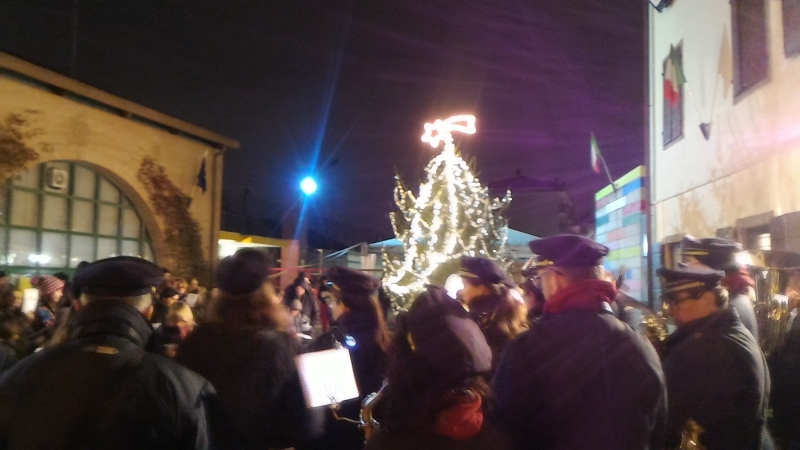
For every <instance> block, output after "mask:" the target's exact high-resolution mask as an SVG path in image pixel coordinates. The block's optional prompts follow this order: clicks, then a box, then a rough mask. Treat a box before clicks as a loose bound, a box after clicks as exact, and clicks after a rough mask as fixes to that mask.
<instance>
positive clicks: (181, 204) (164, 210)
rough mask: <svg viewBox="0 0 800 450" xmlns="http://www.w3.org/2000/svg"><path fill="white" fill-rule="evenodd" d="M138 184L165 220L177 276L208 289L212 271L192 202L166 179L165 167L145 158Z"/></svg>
mask: <svg viewBox="0 0 800 450" xmlns="http://www.w3.org/2000/svg"><path fill="white" fill-rule="evenodd" d="M138 178H139V181H141V182H142V184H144V188H145V190H146V191H147V195H148V196H149V198H150V202H151V203H152V205H153V209H154V211H155V213H156V214H158V215H159V216H160V217H161V218H162V219H163V221H164V241H165V244H166V247H167V255H166V257H167V258H169V259H171V260H172V261H173V264H174V269H173V270H172V271H173V273H174V274H175V275H176V276H178V277H183V278H189V277H197V279H198V281H199V282H200V283H201V284H202V285H205V286H208V285H209V284H208V283H209V282H210V278H211V270H210V266H209V264H208V261H206V259H205V257H204V256H203V247H202V244H201V243H202V238H201V236H202V234H201V233H200V224H198V223H197V221H196V220H194V218H193V217H192V215H191V213H190V212H189V203H190V202H191V199H190V198H189V197H188V196H187V195H185V194H184V193H183V192H181V190H180V189H178V187H177V186H175V185H174V184H173V183H172V181H170V179H169V177H167V173H166V170H165V169H164V166H162V165H160V164H157V163H156V162H155V161H154V160H153V159H152V158H149V157H146V158H144V159H143V160H142V163H141V165H140V166H139V173H138Z"/></svg>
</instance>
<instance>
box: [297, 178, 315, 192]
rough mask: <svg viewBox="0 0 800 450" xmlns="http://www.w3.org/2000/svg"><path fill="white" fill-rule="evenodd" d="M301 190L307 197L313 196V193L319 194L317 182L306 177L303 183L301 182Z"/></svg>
mask: <svg viewBox="0 0 800 450" xmlns="http://www.w3.org/2000/svg"><path fill="white" fill-rule="evenodd" d="M300 190H302V191H303V193H304V194H306V195H312V194H313V193H315V192H317V182H316V181H314V178H312V177H310V176H309V177H305V178H303V181H301V182H300Z"/></svg>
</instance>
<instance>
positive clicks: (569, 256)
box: [528, 234, 608, 268]
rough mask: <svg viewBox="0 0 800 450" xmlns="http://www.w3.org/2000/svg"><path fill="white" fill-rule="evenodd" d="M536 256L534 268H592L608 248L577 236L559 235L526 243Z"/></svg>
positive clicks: (599, 262)
mask: <svg viewBox="0 0 800 450" xmlns="http://www.w3.org/2000/svg"><path fill="white" fill-rule="evenodd" d="M528 246H529V247H530V248H531V251H532V252H533V253H534V254H535V255H536V261H535V263H534V267H538V268H542V267H547V266H559V267H593V266H599V265H600V264H602V262H603V257H604V256H606V255H608V247H606V246H605V245H602V244H598V243H597V242H595V241H593V240H591V239H589V238H587V237H583V236H580V235H577V234H559V235H556V236H551V237H547V238H543V239H537V240H535V241H531V242H529V243H528Z"/></svg>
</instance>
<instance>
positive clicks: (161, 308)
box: [150, 286, 181, 326]
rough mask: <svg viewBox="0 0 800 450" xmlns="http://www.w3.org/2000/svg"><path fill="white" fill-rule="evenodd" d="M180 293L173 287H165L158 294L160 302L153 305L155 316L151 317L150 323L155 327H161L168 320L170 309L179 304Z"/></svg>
mask: <svg viewBox="0 0 800 450" xmlns="http://www.w3.org/2000/svg"><path fill="white" fill-rule="evenodd" d="M180 295H181V294H180V292H178V290H177V289H175V288H173V287H169V286H167V287H165V288H163V289H161V291H159V292H158V301H157V302H155V303H154V304H153V314H151V315H150V323H152V324H153V326H155V325H156V324H158V325H161V324H163V323H164V321H165V320H166V319H167V313H169V307H170V306H172V305H173V304H175V303H176V302H178V299H179V298H180Z"/></svg>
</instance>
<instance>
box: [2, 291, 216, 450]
mask: <svg viewBox="0 0 800 450" xmlns="http://www.w3.org/2000/svg"><path fill="white" fill-rule="evenodd" d="M76 325H77V329H76V331H75V336H74V338H73V339H71V340H69V341H67V342H65V343H63V344H60V345H56V346H54V347H50V348H47V349H45V350H43V351H41V352H39V353H36V354H34V355H31V356H29V357H27V358H25V359H24V360H23V361H21V362H19V363H18V364H17V365H16V366H14V367H13V368H12V369H11V370H10V371H8V372H6V374H5V375H4V376H3V377H2V379H0V448H14V449H22V448H31V449H32V448H64V449H67V448H75V449H78V448H80V449H94V448H113V449H143V448H148V449H209V448H221V445H220V444H223V443H225V442H226V441H227V437H226V436H224V435H222V434H221V433H219V431H220V430H221V426H222V424H221V422H220V420H221V416H220V412H219V411H220V408H219V404H218V400H217V397H216V394H215V392H214V389H213V387H212V386H211V385H210V384H209V383H208V382H207V381H206V380H205V379H203V378H202V377H201V376H199V375H197V374H196V373H194V372H192V371H190V370H188V369H186V368H184V367H182V366H180V365H178V364H176V363H174V362H172V361H170V360H168V359H165V358H162V357H160V356H157V355H153V354H149V353H146V352H145V351H144V346H145V345H146V342H147V341H148V339H150V336H151V335H152V332H153V330H152V328H151V327H150V325H149V324H148V323H147V320H146V319H145V318H144V316H142V314H141V313H140V312H139V311H137V310H136V309H134V308H133V307H131V306H128V305H126V304H124V303H122V302H117V301H114V300H97V301H95V302H93V303H91V304H89V305H88V306H87V307H86V308H84V309H83V310H82V311H81V312H80V315H79V317H78V318H77V320H76Z"/></svg>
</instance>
